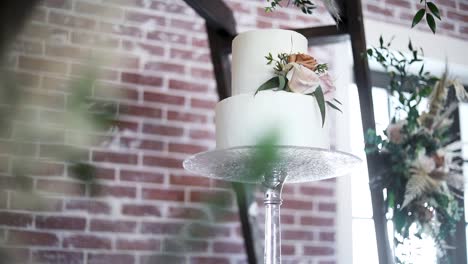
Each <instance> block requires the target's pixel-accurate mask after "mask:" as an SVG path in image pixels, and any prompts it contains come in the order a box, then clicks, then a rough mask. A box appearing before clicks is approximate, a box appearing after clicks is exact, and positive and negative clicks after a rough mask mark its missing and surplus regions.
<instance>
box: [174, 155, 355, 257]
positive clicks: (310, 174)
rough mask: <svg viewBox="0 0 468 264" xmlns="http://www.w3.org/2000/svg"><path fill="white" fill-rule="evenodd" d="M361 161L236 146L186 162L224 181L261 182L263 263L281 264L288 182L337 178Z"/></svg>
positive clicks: (198, 170) (199, 172)
mask: <svg viewBox="0 0 468 264" xmlns="http://www.w3.org/2000/svg"><path fill="white" fill-rule="evenodd" d="M360 162H361V159H359V158H358V157H356V156H353V155H351V154H348V153H344V152H340V151H333V150H327V149H320V148H308V147H294V146H273V147H271V146H270V147H256V146H252V147H235V148H228V149H218V150H213V151H207V152H202V153H198V154H195V155H193V156H191V157H189V158H187V159H186V160H185V161H184V164H183V166H184V168H185V169H186V170H188V171H191V172H194V173H197V174H200V175H203V176H206V177H210V178H215V179H220V180H225V181H234V182H243V183H261V184H262V186H263V187H264V200H263V203H264V204H265V248H264V262H263V263H264V264H281V228H280V206H281V203H282V199H281V190H282V188H283V184H284V183H285V182H308V181H317V180H322V179H328V178H332V177H338V176H342V175H345V174H347V173H349V172H350V171H351V170H352V169H353V168H355V167H357V165H359V163H360Z"/></svg>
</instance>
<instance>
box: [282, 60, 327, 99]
mask: <svg viewBox="0 0 468 264" xmlns="http://www.w3.org/2000/svg"><path fill="white" fill-rule="evenodd" d="M290 65H291V66H292V67H291V69H290V70H289V71H288V74H286V78H287V79H288V86H289V89H290V90H291V91H293V92H295V93H301V94H309V93H313V92H315V89H317V87H319V85H320V77H319V76H318V74H317V73H315V72H314V71H311V70H309V69H308V68H306V67H304V66H302V65H300V64H298V63H294V62H293V63H290Z"/></svg>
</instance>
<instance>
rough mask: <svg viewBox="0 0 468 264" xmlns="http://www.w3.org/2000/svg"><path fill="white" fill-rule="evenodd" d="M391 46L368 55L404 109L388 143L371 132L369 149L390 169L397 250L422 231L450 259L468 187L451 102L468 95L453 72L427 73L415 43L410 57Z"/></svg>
mask: <svg viewBox="0 0 468 264" xmlns="http://www.w3.org/2000/svg"><path fill="white" fill-rule="evenodd" d="M389 47H390V42H389V43H387V44H384V43H383V39H382V38H381V39H380V47H378V48H371V49H369V50H368V51H367V54H368V56H369V57H370V58H373V59H375V60H376V61H378V62H379V63H380V64H381V65H382V66H383V67H384V68H385V70H386V71H387V72H389V74H390V77H391V81H390V90H391V93H392V95H394V96H395V97H396V98H397V99H398V103H399V106H398V107H397V109H396V110H397V111H396V114H395V116H394V117H393V118H392V120H391V123H390V124H389V126H388V127H387V129H386V130H385V131H384V134H385V135H386V136H387V138H386V139H383V138H382V137H381V136H378V135H377V134H376V132H375V131H373V130H370V131H368V133H367V137H366V141H367V142H366V143H367V148H366V151H367V152H370V153H374V152H380V153H381V154H383V155H385V156H386V157H387V160H386V161H387V162H388V163H389V165H390V171H389V172H388V174H387V175H386V177H384V178H383V179H382V182H381V184H382V185H383V187H384V188H385V189H386V192H387V197H386V205H387V209H388V212H389V215H388V217H390V218H391V219H392V220H393V224H394V230H395V232H396V234H395V237H394V242H395V246H396V248H398V245H404V244H407V243H406V241H408V240H409V237H411V236H412V235H414V234H411V233H412V231H411V230H415V229H416V230H417V232H415V233H416V236H417V237H419V238H421V237H422V236H423V235H424V236H425V237H429V238H431V239H433V240H434V243H435V245H436V248H437V257H438V258H439V259H445V258H447V254H446V253H447V249H448V248H449V247H448V245H447V243H446V239H447V237H448V236H449V235H450V234H452V233H453V232H454V231H455V228H456V223H457V222H458V221H459V220H460V217H461V211H462V207H461V206H460V204H459V203H460V202H459V201H458V200H457V193H461V192H462V188H463V175H462V171H461V164H460V162H461V161H462V160H461V152H460V149H461V144H460V142H459V141H457V138H455V136H454V135H453V133H450V128H451V125H452V123H453V117H452V114H453V112H454V111H455V110H456V108H457V104H456V103H451V104H450V103H449V102H448V99H447V98H448V93H449V90H450V89H452V88H453V90H454V94H455V97H456V98H457V99H458V100H466V99H467V98H468V96H467V93H466V91H465V89H464V87H463V86H462V85H461V84H460V83H459V82H458V81H456V80H449V77H448V71H447V70H446V71H445V73H444V74H443V76H442V77H441V78H436V77H434V76H432V75H431V74H430V73H429V72H425V71H424V64H423V63H422V59H421V57H420V54H421V53H422V51H421V50H420V49H414V48H413V46H412V44H411V42H410V43H409V45H408V48H409V50H410V52H411V54H412V56H411V57H410V58H407V57H405V56H404V55H403V54H402V53H397V54H395V53H393V52H391V51H390V49H389ZM415 64H421V66H420V70H419V73H418V74H411V73H409V72H408V69H409V67H410V66H415ZM423 98H427V100H428V108H427V111H424V112H422V113H421V114H420V113H419V112H418V110H417V108H418V107H419V105H420V104H421V103H422V102H423V101H424V100H423ZM415 227H416V228H415ZM413 233H414V232H413ZM395 255H396V261H397V263H412V261H411V260H408V258H409V256H408V254H406V253H403V254H399V253H398V252H395Z"/></svg>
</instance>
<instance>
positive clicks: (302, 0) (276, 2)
mask: <svg viewBox="0 0 468 264" xmlns="http://www.w3.org/2000/svg"><path fill="white" fill-rule="evenodd" d="M267 2H268V3H270V6H267V7H265V12H267V13H271V12H273V11H274V10H275V9H276V8H278V7H283V6H282V5H281V3H282V2H283V0H267ZM323 3H324V5H325V7H326V8H327V9H328V11H329V12H330V14H331V15H332V16H333V17H334V18H335V20H336V21H340V20H341V16H340V9H339V8H338V5H337V4H336V2H335V0H323ZM291 4H292V5H293V6H295V7H297V8H299V9H301V11H302V13H304V14H307V15H311V14H313V12H314V10H315V9H316V8H317V5H316V4H315V3H314V2H312V1H310V0H292V2H291V0H288V2H287V4H286V6H289V5H291Z"/></svg>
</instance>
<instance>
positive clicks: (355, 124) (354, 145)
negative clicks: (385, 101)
mask: <svg viewBox="0 0 468 264" xmlns="http://www.w3.org/2000/svg"><path fill="white" fill-rule="evenodd" d="M349 104H350V109H356V111H353V112H351V113H350V118H351V122H350V133H351V138H352V139H356V140H352V142H350V145H351V152H352V153H353V154H354V155H357V156H359V157H360V158H361V159H362V160H363V161H364V162H363V164H362V166H361V167H360V168H359V170H356V171H355V172H354V173H353V175H351V178H352V180H351V199H352V203H351V204H352V215H353V217H361V218H362V217H367V218H371V217H372V203H371V198H370V190H369V184H368V182H369V177H368V174H367V164H366V162H365V160H366V155H365V152H364V136H363V133H362V122H361V111H360V107H359V97H358V92H357V87H356V85H352V86H351V87H350V92H349ZM359 139H360V140H359Z"/></svg>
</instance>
